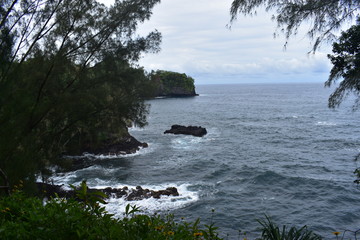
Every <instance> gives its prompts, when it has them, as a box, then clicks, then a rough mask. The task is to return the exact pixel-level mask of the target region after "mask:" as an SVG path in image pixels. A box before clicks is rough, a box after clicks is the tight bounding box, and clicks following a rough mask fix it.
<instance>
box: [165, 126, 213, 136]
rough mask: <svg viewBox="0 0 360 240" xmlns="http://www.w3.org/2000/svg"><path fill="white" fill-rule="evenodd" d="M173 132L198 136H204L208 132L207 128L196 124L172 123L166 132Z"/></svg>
mask: <svg viewBox="0 0 360 240" xmlns="http://www.w3.org/2000/svg"><path fill="white" fill-rule="evenodd" d="M166 133H172V134H185V135H192V136H196V137H202V136H204V135H205V134H207V131H206V128H203V127H201V126H200V127H196V126H187V127H186V126H181V125H172V126H171V129H169V130H166V131H165V132H164V134H166Z"/></svg>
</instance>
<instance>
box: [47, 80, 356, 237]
mask: <svg viewBox="0 0 360 240" xmlns="http://www.w3.org/2000/svg"><path fill="white" fill-rule="evenodd" d="M196 91H197V92H198V93H199V94H200V96H198V97H193V98H169V99H155V100H150V101H148V102H147V103H148V104H149V105H150V114H149V116H148V122H149V124H148V125H147V126H146V127H145V128H143V129H139V128H132V129H130V133H131V134H132V135H133V136H135V137H136V138H137V139H138V140H140V141H142V142H147V143H149V147H148V148H146V149H142V150H141V151H139V152H138V153H136V154H133V155H128V156H125V157H123V156H121V157H117V158H114V157H107V156H97V157H96V158H94V159H93V161H94V164H95V165H94V166H92V167H89V168H86V169H82V170H78V171H75V172H70V173H66V174H60V175H57V176H54V180H55V183H59V184H60V183H61V184H69V183H71V184H79V183H80V182H81V181H82V180H83V179H87V181H88V184H89V185H90V186H91V187H107V186H111V187H122V186H130V187H135V186H137V185H141V186H142V187H147V188H152V189H164V188H166V187H170V186H175V187H177V188H178V191H179V193H180V196H179V197H164V198H161V199H158V200H155V199H147V200H142V201H135V202H131V204H136V205H137V206H140V207H141V209H143V210H144V211H145V212H147V213H154V212H158V213H174V214H175V218H178V219H180V218H181V217H185V219H187V220H194V219H196V218H198V217H200V218H201V221H202V222H203V223H205V224H208V223H210V222H215V225H216V226H218V227H219V228H220V232H221V233H222V236H223V237H225V236H226V234H227V233H228V234H230V237H229V239H237V232H238V230H242V231H247V232H248V236H253V235H252V234H254V233H256V232H257V231H258V230H257V229H258V227H259V226H260V225H259V224H258V223H257V221H256V219H264V217H265V214H266V215H268V216H271V217H272V218H273V219H274V221H275V222H276V223H278V224H280V225H282V224H286V225H295V226H299V227H301V226H303V225H307V226H308V228H309V229H311V230H314V231H315V232H316V233H319V234H321V235H322V236H323V237H324V238H325V239H330V238H333V235H332V234H331V233H332V232H333V231H340V232H342V231H343V230H344V229H349V230H357V229H359V228H360V201H359V200H360V187H357V186H356V185H355V184H354V183H353V181H354V179H355V177H354V174H353V171H354V170H355V168H356V167H357V163H356V162H355V161H353V159H354V156H356V155H357V154H358V153H359V152H360V128H359V126H360V111H358V112H352V109H351V106H352V102H351V101H349V102H347V103H345V104H343V105H342V106H341V107H340V108H339V109H336V110H331V109H329V108H328V107H327V99H328V97H329V95H330V93H331V92H332V89H328V88H324V87H323V85H322V84H253V85H252V84H239V85H201V86H197V88H196ZM173 124H182V125H194V126H202V127H205V128H206V129H207V131H208V134H207V135H205V136H204V137H202V138H198V137H192V136H182V135H169V134H166V135H165V134H163V132H164V131H165V130H167V129H170V127H171V125H173ZM126 204H127V202H125V201H124V200H122V199H120V200H119V199H112V200H111V201H110V203H109V204H108V205H107V208H108V210H109V211H110V212H112V213H115V214H116V216H121V215H122V212H123V211H124V208H125V205H126ZM212 209H214V210H215V212H214V213H212Z"/></svg>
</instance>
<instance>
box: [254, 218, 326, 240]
mask: <svg viewBox="0 0 360 240" xmlns="http://www.w3.org/2000/svg"><path fill="white" fill-rule="evenodd" d="M265 217H266V220H258V222H259V223H260V224H261V226H262V233H261V239H263V240H320V239H322V238H321V237H320V236H319V235H316V234H314V233H313V232H312V231H309V230H308V229H307V226H303V227H301V228H300V229H297V228H296V227H291V228H290V229H289V230H287V228H286V226H285V225H284V226H283V227H282V229H280V228H279V226H277V225H276V224H275V223H274V222H273V221H272V219H271V218H270V217H268V216H265Z"/></svg>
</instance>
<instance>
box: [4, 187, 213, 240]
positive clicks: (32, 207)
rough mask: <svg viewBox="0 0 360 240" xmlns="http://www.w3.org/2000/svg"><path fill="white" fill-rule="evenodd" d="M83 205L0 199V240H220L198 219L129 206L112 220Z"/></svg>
mask: <svg viewBox="0 0 360 240" xmlns="http://www.w3.org/2000/svg"><path fill="white" fill-rule="evenodd" d="M80 190H81V188H80V189H79V191H80ZM87 199H91V198H89V197H88V198H87ZM84 203H85V202H84V201H82V202H81V201H76V200H73V199H69V200H65V199H59V198H54V199H51V200H50V201H48V202H46V204H45V203H43V201H42V200H40V199H38V198H35V197H27V196H25V195H24V194H23V193H22V192H15V193H14V194H12V195H11V196H9V197H3V198H1V199H0V239H126V240H131V239H151V240H153V239H192V240H193V239H220V238H219V237H218V234H217V233H216V228H215V227H214V226H213V225H211V226H205V229H201V228H200V226H199V224H200V221H199V220H197V221H195V222H194V223H188V222H185V221H181V220H180V221H175V218H174V216H173V215H171V214H169V215H166V216H164V217H162V216H160V215H154V216H148V215H141V214H140V213H139V209H138V208H137V207H136V206H132V207H131V206H130V205H128V206H127V207H126V213H125V217H124V218H123V219H115V218H113V215H111V214H108V213H107V212H106V211H105V209H104V207H101V206H100V205H99V204H94V203H91V204H90V202H88V203H87V204H84Z"/></svg>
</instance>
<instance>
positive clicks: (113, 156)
mask: <svg viewBox="0 0 360 240" xmlns="http://www.w3.org/2000/svg"><path fill="white" fill-rule="evenodd" d="M154 150H155V149H154V147H153V145H152V144H151V143H148V147H146V148H140V149H139V150H138V151H136V152H135V153H131V154H110V153H109V154H93V153H87V152H85V153H83V154H82V155H80V156H64V157H65V158H74V159H79V158H87V159H117V158H127V157H134V156H139V155H144V154H148V153H151V152H153V151H154Z"/></svg>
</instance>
